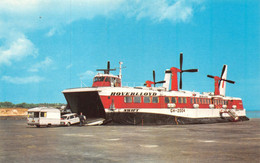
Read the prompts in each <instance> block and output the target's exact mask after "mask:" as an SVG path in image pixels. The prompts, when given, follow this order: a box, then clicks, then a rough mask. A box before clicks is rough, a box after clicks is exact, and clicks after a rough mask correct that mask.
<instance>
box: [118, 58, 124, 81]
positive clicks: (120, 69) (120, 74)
mask: <svg viewBox="0 0 260 163" xmlns="http://www.w3.org/2000/svg"><path fill="white" fill-rule="evenodd" d="M122 64H123V62H119V65H120V66H119V78H120V79H121V82H122Z"/></svg>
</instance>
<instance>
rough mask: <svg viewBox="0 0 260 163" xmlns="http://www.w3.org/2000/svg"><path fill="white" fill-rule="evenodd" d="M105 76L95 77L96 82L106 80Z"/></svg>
mask: <svg viewBox="0 0 260 163" xmlns="http://www.w3.org/2000/svg"><path fill="white" fill-rule="evenodd" d="M104 79H105V77H95V79H94V82H101V81H104Z"/></svg>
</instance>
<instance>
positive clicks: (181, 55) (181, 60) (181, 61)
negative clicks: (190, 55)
mask: <svg viewBox="0 0 260 163" xmlns="http://www.w3.org/2000/svg"><path fill="white" fill-rule="evenodd" d="M182 63H183V54H182V53H180V70H181V71H182Z"/></svg>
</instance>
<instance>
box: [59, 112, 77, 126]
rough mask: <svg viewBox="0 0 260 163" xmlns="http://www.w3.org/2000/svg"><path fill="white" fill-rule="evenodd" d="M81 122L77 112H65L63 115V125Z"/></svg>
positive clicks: (61, 122) (61, 121)
mask: <svg viewBox="0 0 260 163" xmlns="http://www.w3.org/2000/svg"><path fill="white" fill-rule="evenodd" d="M79 122H80V120H79V116H78V114H76V113H70V114H64V115H62V116H61V120H60V124H61V125H62V126H70V125H74V124H78V123H79Z"/></svg>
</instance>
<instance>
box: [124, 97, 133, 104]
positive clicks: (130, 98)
mask: <svg viewBox="0 0 260 163" xmlns="http://www.w3.org/2000/svg"><path fill="white" fill-rule="evenodd" d="M124 102H125V103H132V97H131V96H125V97H124Z"/></svg>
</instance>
